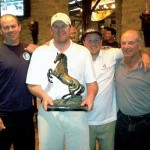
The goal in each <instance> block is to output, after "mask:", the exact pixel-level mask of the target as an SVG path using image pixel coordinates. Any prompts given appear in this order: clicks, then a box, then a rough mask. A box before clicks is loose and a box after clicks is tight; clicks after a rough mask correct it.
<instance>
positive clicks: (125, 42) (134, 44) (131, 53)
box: [121, 30, 142, 58]
mask: <svg viewBox="0 0 150 150" xmlns="http://www.w3.org/2000/svg"><path fill="white" fill-rule="evenodd" d="M141 47H142V38H141V36H140V34H139V33H138V32H137V31H135V30H128V31H126V32H124V33H123V34H122V36H121V49H122V52H123V54H124V57H125V58H133V57H135V56H137V55H139V50H140V49H141Z"/></svg>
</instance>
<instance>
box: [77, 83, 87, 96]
mask: <svg viewBox="0 0 150 150" xmlns="http://www.w3.org/2000/svg"><path fill="white" fill-rule="evenodd" d="M84 90H85V87H84V86H83V85H82V84H80V90H79V91H78V92H77V93H76V95H81V94H82V93H83V92H84Z"/></svg>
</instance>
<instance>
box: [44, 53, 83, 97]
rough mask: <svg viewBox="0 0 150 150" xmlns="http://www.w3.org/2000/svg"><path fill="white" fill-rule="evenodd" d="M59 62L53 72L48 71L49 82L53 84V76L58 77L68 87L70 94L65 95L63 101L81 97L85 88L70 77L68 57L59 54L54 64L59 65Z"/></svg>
mask: <svg viewBox="0 0 150 150" xmlns="http://www.w3.org/2000/svg"><path fill="white" fill-rule="evenodd" d="M57 61H58V64H57V66H56V68H55V70H52V69H49V70H48V73H47V76H48V80H49V82H51V83H52V81H51V78H52V75H53V76H55V77H57V78H58V79H59V80H60V81H61V82H62V83H63V84H66V85H68V88H69V94H66V95H64V96H63V97H62V99H65V98H66V97H68V96H70V97H75V96H76V95H81V94H82V93H83V92H84V90H85V88H84V86H83V85H82V84H80V83H79V81H78V80H76V79H74V78H72V77H71V76H69V75H68V68H67V57H66V55H65V54H63V53H59V54H58V53H57V56H56V59H55V61H54V63H57ZM70 97H69V98H70ZM69 98H67V99H69Z"/></svg>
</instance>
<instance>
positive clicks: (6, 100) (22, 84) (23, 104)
mask: <svg viewBox="0 0 150 150" xmlns="http://www.w3.org/2000/svg"><path fill="white" fill-rule="evenodd" d="M26 46H27V44H23V43H20V44H19V45H17V46H9V45H6V44H4V43H1V44H0V112H3V111H4V112H14V111H15V112H16V111H23V110H25V109H28V108H31V107H32V95H31V94H30V92H29V91H28V89H27V85H26V75H27V70H28V66H29V61H30V57H31V55H30V54H29V53H28V52H25V51H24V48H25V47H26Z"/></svg>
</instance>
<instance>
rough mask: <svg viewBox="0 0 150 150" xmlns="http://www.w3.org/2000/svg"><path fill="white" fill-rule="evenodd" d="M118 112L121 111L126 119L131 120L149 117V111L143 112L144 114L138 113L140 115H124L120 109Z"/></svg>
mask: <svg viewBox="0 0 150 150" xmlns="http://www.w3.org/2000/svg"><path fill="white" fill-rule="evenodd" d="M120 113H121V114H122V115H124V116H125V117H127V118H128V120H132V121H140V120H144V119H150V113H148V114H144V115H140V116H130V115H125V114H123V113H122V112H121V111H120Z"/></svg>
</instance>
